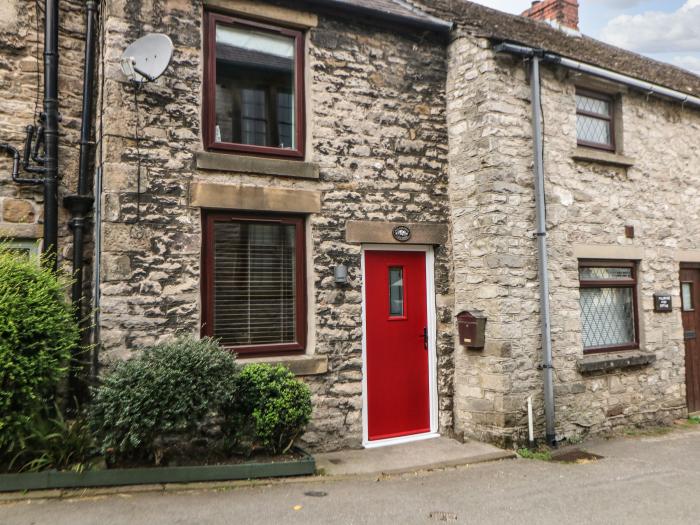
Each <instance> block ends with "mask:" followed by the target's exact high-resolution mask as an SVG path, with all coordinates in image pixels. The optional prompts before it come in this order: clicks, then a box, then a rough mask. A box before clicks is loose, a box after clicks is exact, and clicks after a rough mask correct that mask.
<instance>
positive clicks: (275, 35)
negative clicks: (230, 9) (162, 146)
mask: <svg viewBox="0 0 700 525" xmlns="http://www.w3.org/2000/svg"><path fill="white" fill-rule="evenodd" d="M204 17H205V18H204V100H203V104H202V108H203V115H202V121H203V131H204V142H205V148H206V149H208V150H223V151H231V152H239V153H248V154H255V155H270V156H280V157H291V158H303V156H304V128H305V123H304V35H303V33H302V32H301V31H297V30H294V29H289V28H284V27H279V26H273V25H269V24H265V23H260V22H255V21H252V20H246V19H242V18H238V17H233V16H229V15H226V14H222V13H216V12H211V11H206V12H205V15H204Z"/></svg>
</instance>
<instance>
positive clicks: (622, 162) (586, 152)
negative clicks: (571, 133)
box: [571, 147, 635, 168]
mask: <svg viewBox="0 0 700 525" xmlns="http://www.w3.org/2000/svg"><path fill="white" fill-rule="evenodd" d="M571 158H572V159H574V160H578V161H585V162H597V163H600V164H611V165H613V166H623V167H625V168H629V167H631V166H634V163H635V160H634V159H633V158H631V157H625V156H624V155H619V154H618V153H610V152H608V151H601V150H597V149H593V148H581V147H578V148H576V149H575V150H574V152H573V153H572V154H571Z"/></svg>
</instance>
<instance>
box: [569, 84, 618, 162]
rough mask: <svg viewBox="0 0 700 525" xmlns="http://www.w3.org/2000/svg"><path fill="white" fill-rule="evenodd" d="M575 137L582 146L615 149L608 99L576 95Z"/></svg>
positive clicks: (584, 93)
mask: <svg viewBox="0 0 700 525" xmlns="http://www.w3.org/2000/svg"><path fill="white" fill-rule="evenodd" d="M576 137H577V138H578V143H579V144H580V145H583V146H590V147H595V148H603V149H609V150H614V149H615V140H614V130H613V100H612V99H611V98H610V97H608V96H606V95H600V94H596V93H589V92H577V93H576Z"/></svg>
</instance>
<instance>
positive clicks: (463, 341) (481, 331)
mask: <svg viewBox="0 0 700 525" xmlns="http://www.w3.org/2000/svg"><path fill="white" fill-rule="evenodd" d="M457 333H458V334H459V344H460V345H462V346H463V347H465V348H466V349H467V350H483V349H484V344H485V341H486V317H485V316H483V315H481V314H472V313H470V312H460V313H458V314H457Z"/></svg>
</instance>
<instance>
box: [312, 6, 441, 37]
mask: <svg viewBox="0 0 700 525" xmlns="http://www.w3.org/2000/svg"><path fill="white" fill-rule="evenodd" d="M306 3H307V4H310V5H313V6H317V7H327V8H328V7H331V8H334V9H338V10H341V11H344V12H346V13H352V14H357V15H370V16H372V17H373V18H375V19H380V20H384V21H387V22H395V23H397V24H401V25H404V26H408V27H415V28H421V29H426V30H429V31H434V32H436V33H445V34H446V33H449V32H450V31H451V30H452V27H453V26H454V24H453V23H452V22H448V21H447V20H443V19H441V18H437V17H435V16H432V15H429V14H428V13H426V12H424V11H420V13H421V14H422V15H423V16H424V18H412V17H409V16H402V15H398V14H395V13H387V12H386V11H382V10H380V9H372V8H369V7H364V6H359V5H353V4H350V3H348V2H344V1H342V0H306ZM399 5H402V6H404V7H406V4H404V3H403V2H401V4H399ZM414 10H416V11H418V9H417V8H414Z"/></svg>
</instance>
